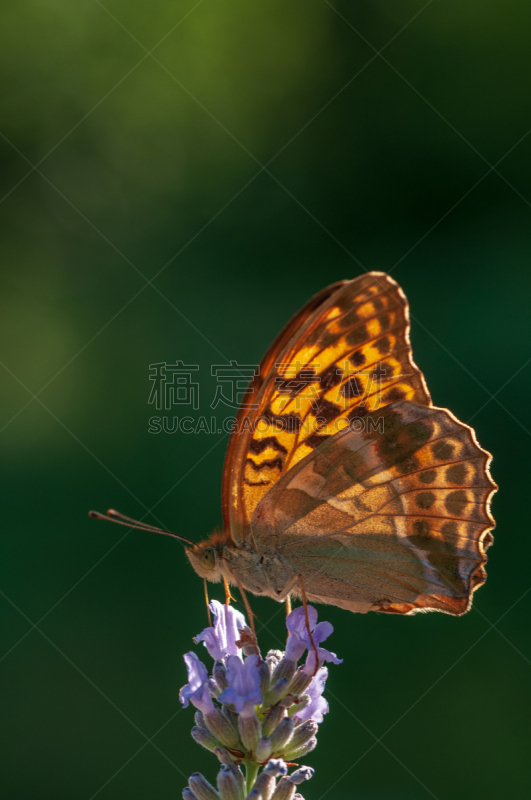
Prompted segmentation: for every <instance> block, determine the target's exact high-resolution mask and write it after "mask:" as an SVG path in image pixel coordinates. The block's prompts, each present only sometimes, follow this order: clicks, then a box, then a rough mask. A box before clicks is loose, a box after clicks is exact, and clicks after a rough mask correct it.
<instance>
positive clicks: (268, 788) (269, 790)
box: [253, 772, 276, 800]
mask: <svg viewBox="0 0 531 800" xmlns="http://www.w3.org/2000/svg"><path fill="white" fill-rule="evenodd" d="M275 784H276V780H275V779H274V777H273V776H272V775H269V774H268V773H267V772H261V773H260V775H259V776H258V778H257V779H256V780H255V782H254V786H253V789H255V790H256V791H257V792H259V793H260V796H261V797H262V800H270V797H271V795H272V794H273V792H274V791H275Z"/></svg>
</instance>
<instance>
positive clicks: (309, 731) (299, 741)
mask: <svg viewBox="0 0 531 800" xmlns="http://www.w3.org/2000/svg"><path fill="white" fill-rule="evenodd" d="M317 729H318V725H317V722H315V720H313V719H308V720H306V722H303V723H302V724H301V725H297V727H296V728H295V731H294V733H293V738H292V739H291V741H290V743H289V749H290V750H293V749H294V748H295V747H301V745H303V744H306V742H307V741H308V740H309V739H311V738H312V736H315V734H316V733H317Z"/></svg>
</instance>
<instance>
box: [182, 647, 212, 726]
mask: <svg viewBox="0 0 531 800" xmlns="http://www.w3.org/2000/svg"><path fill="white" fill-rule="evenodd" d="M183 658H184V661H185V664H186V669H187V671H188V683H187V684H186V686H183V688H182V689H181V691H180V692H179V700H180V701H181V703H182V704H183V706H184V708H186V707H187V706H188V704H189V703H190V701H191V702H192V703H193V705H194V706H195V707H196V708H198V709H199V710H200V711H203V713H205V712H207V711H210V710H211V709H212V708H213V707H214V703H213V701H212V697H211V696H210V692H209V691H208V672H207V669H206V667H205V665H204V664H203V662H202V661H200V660H199V658H198V657H197V656H196V654H195V653H192V652H190V653H186V654H185V655H184V656H183Z"/></svg>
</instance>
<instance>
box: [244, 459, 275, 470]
mask: <svg viewBox="0 0 531 800" xmlns="http://www.w3.org/2000/svg"><path fill="white" fill-rule="evenodd" d="M245 463H246V464H249V466H250V467H251V468H252V469H253V470H254V471H255V472H260V471H261V470H263V469H279V470H281V471H282V467H283V466H284V464H283V462H282V459H281V458H280V457H278V458H266V459H265V460H264V461H261V462H260V463H259V464H257V463H256V462H255V461H253V459H252V458H247V459H246V460H245Z"/></svg>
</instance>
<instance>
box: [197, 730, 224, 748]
mask: <svg viewBox="0 0 531 800" xmlns="http://www.w3.org/2000/svg"><path fill="white" fill-rule="evenodd" d="M192 739H194V741H196V742H197V744H200V745H201V746H202V747H206V749H207V750H210V751H211V752H214V748H215V747H219V741H218V740H217V739H216V737H215V736H214V735H213V734H212V733H210V731H208V730H205V728H192Z"/></svg>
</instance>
